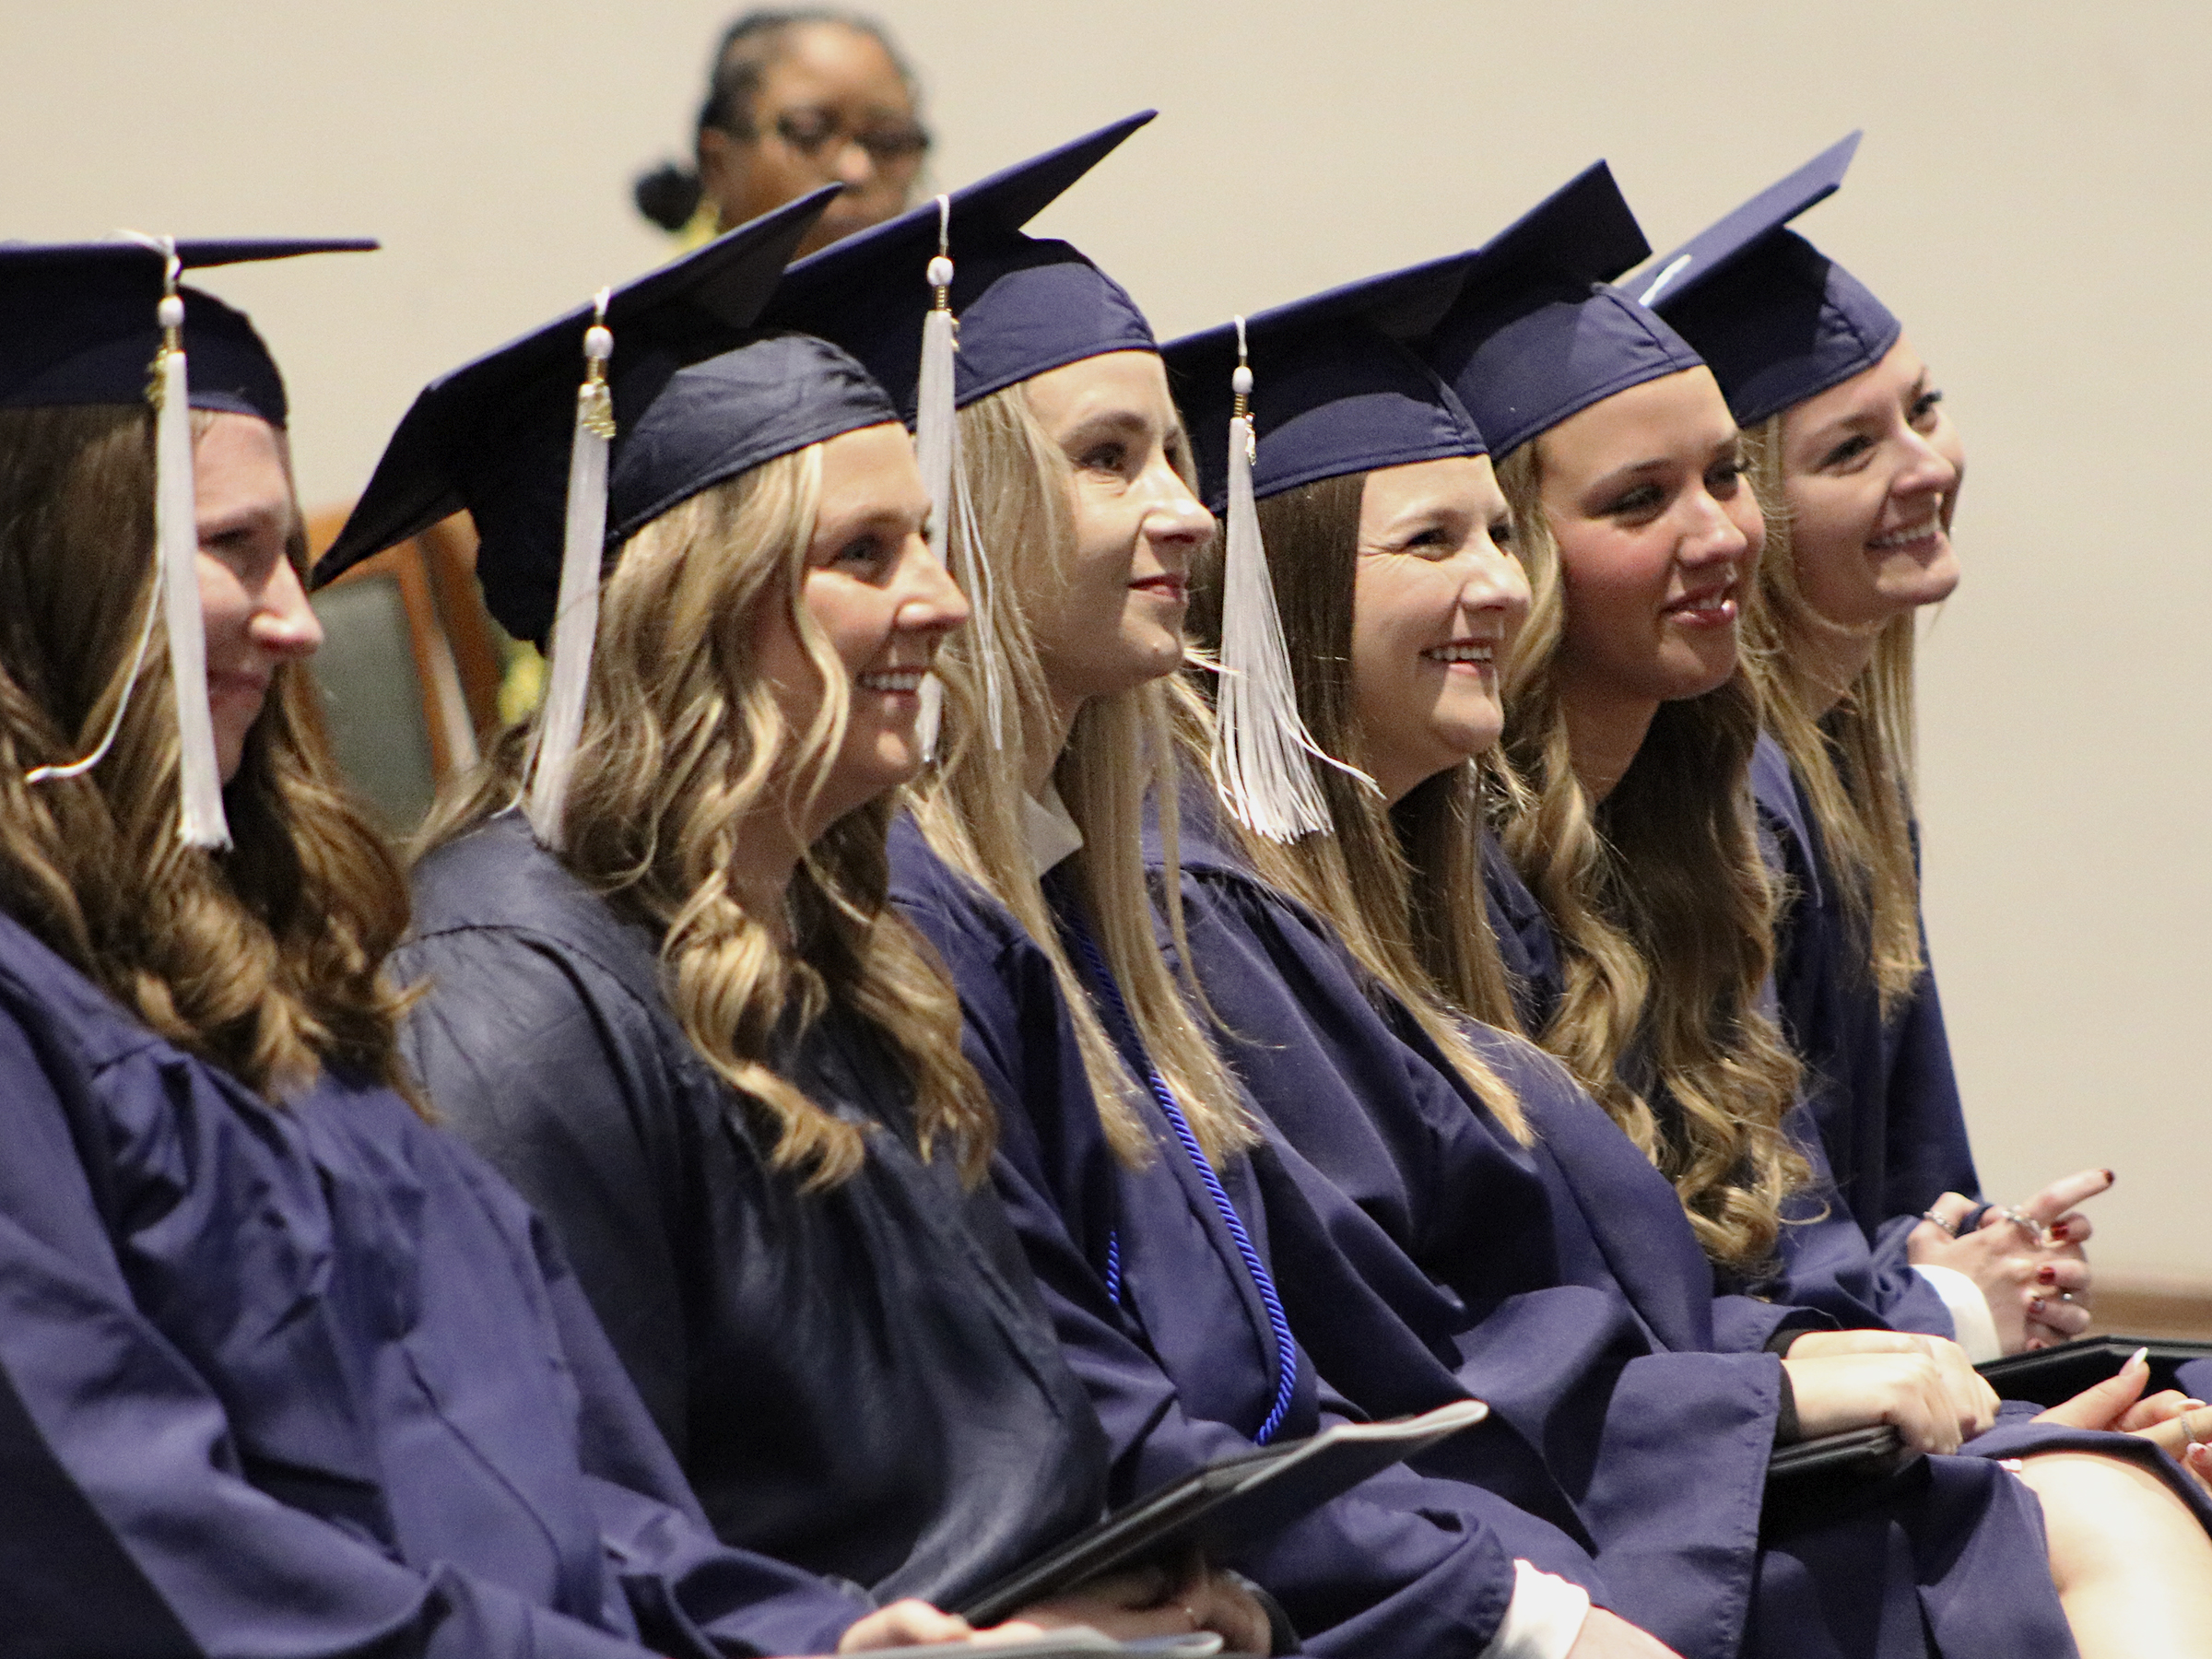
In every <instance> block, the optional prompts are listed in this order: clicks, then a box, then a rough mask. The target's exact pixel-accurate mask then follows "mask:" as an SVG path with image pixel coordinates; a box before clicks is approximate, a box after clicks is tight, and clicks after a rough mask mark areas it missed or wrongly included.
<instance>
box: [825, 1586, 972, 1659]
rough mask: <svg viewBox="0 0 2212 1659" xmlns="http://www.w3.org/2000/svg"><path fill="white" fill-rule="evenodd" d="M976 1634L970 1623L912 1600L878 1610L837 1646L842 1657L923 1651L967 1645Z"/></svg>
mask: <svg viewBox="0 0 2212 1659" xmlns="http://www.w3.org/2000/svg"><path fill="white" fill-rule="evenodd" d="M974 1634H975V1632H974V1631H973V1630H971V1629H970V1628H969V1625H968V1621H967V1620H966V1619H964V1618H959V1616H957V1615H955V1614H951V1613H940V1612H938V1611H937V1610H936V1608H935V1607H933V1606H930V1605H929V1604H928V1603H927V1602H925V1601H916V1600H914V1599H912V1598H911V1597H910V1598H909V1599H907V1600H905V1601H895V1602H893V1603H892V1604H891V1605H890V1606H888V1607H878V1608H877V1610H876V1611H875V1612H873V1613H871V1614H869V1615H868V1616H867V1617H866V1618H864V1619H862V1620H861V1621H860V1622H859V1623H858V1624H855V1625H854V1626H853V1628H852V1629H850V1630H847V1631H846V1632H845V1634H844V1639H843V1640H842V1641H840V1642H839V1643H838V1644H837V1651H838V1652H839V1653H867V1652H869V1651H871V1650H872V1649H875V1648H892V1647H921V1646H924V1645H925V1644H927V1643H932V1642H939V1641H969V1640H970V1639H971V1638H972V1637H973V1636H974Z"/></svg>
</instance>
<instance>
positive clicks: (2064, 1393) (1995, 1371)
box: [1974, 1336, 2212, 1406]
mask: <svg viewBox="0 0 2212 1659" xmlns="http://www.w3.org/2000/svg"><path fill="white" fill-rule="evenodd" d="M2139 1347H2147V1348H2148V1349H2149V1350H2150V1381H2149V1382H2147V1383H2146V1384H2145V1385H2144V1388H2143V1392H2144V1393H2145V1394H2157V1393H2158V1392H2159V1390H2160V1389H2162V1388H2178V1387H2180V1386H2181V1385H2180V1384H2179V1383H2178V1382H2175V1381H2174V1376H2173V1373H2174V1370H2175V1368H2176V1367H2178V1366H2180V1365H2181V1364H2182V1363H2183V1361H2185V1360H2189V1359H2212V1342H2187V1341H2183V1340H2182V1339H2181V1338H2179V1337H2156V1336H2083V1337H2080V1338H2078V1339H2077V1340H2076V1341H2073V1342H2062V1343H2060V1344H2059V1345H2058V1346H2057V1347H2047V1348H2038V1349H2037V1350H2036V1351H2035V1352H2034V1353H2032V1354H2007V1355H2006V1356H2005V1357H2004V1358H2003V1359H1985V1360H1983V1362H1982V1363H1981V1364H1980V1365H1977V1366H1975V1367H1974V1369H1975V1370H1976V1371H1980V1372H1981V1373H1982V1380H1983V1382H1987V1383H1988V1384H1989V1385H1990V1386H1991V1387H1992V1388H1994V1389H1995V1390H1996V1391H1997V1394H1998V1395H1999V1396H2000V1397H2002V1398H2004V1399H2007V1400H2031V1401H2033V1402H2034V1403H2035V1404H2036V1405H2038V1406H2056V1405H2057V1404H2059V1403H2060V1402H2061V1401H2062V1400H2070V1399H2072V1398H2073V1397H2074V1396H2075V1395H2076V1394H2079V1393H2080V1392H2081V1391H2082V1390H2083V1389H2085V1388H2089V1387H2093V1386H2095V1385H2096V1384H2097V1383H2099V1382H2103V1381H2104V1380H2105V1379H2106V1378H2108V1377H2112V1376H2117V1375H2118V1374H2119V1371H2120V1368H2121V1367H2122V1366H2123V1365H2125V1364H2126V1363H2127V1357H2128V1356H2129V1355H2130V1354H2132V1353H2134V1352H2135V1351H2136V1349H2137V1348H2139Z"/></svg>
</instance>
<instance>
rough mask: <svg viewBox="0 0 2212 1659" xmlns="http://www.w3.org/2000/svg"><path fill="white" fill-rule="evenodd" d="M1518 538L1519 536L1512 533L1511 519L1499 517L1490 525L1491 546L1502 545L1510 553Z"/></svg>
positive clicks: (1518, 540)
mask: <svg viewBox="0 0 2212 1659" xmlns="http://www.w3.org/2000/svg"><path fill="white" fill-rule="evenodd" d="M1520 540H1521V538H1520V537H1519V536H1518V535H1514V534H1513V521H1512V519H1500V520H1499V521H1498V522H1497V523H1496V524H1492V525H1491V526H1490V545H1491V546H1492V547H1502V548H1504V549H1505V550H1506V551H1507V552H1508V553H1511V552H1512V551H1513V550H1514V547H1516V545H1517V544H1518V543H1519V542H1520Z"/></svg>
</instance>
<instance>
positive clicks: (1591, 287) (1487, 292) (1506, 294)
mask: <svg viewBox="0 0 2212 1659" xmlns="http://www.w3.org/2000/svg"><path fill="white" fill-rule="evenodd" d="M1651 251H1652V250H1651V244H1650V243H1649V242H1647V241H1645V240H1644V237H1643V232H1642V230H1641V229H1639V228H1638V227H1637V224H1636V217H1635V215H1634V214H1632V213H1630V211H1629V205H1628V203H1627V202H1626V201H1625V200H1624V199H1623V198H1622V196H1621V194H1620V189H1619V187H1618V185H1617V184H1615V183H1614V182H1613V174H1612V171H1611V170H1610V169H1609V168H1607V167H1606V164H1605V163H1604V162H1603V161H1598V162H1594V163H1593V164H1592V165H1591V166H1590V167H1588V168H1587V169H1585V170H1584V171H1583V172H1581V173H1579V174H1577V175H1576V176H1575V177H1574V178H1573V179H1572V180H1571V181H1570V182H1568V183H1566V184H1565V185H1563V186H1562V187H1561V188H1559V190H1557V191H1554V192H1553V193H1552V194H1550V195H1549V196H1547V197H1546V198H1545V199H1544V201H1542V202H1541V203H1539V204H1538V205H1537V206H1535V207H1534V208H1532V209H1531V210H1530V211H1529V212H1527V213H1525V214H1524V215H1523V216H1522V217H1521V218H1519V219H1517V220H1515V221H1514V222H1513V223H1512V225H1511V226H1509V227H1508V228H1507V229H1505V230H1503V231H1502V232H1500V234H1499V235H1497V236H1496V237H1493V238H1492V239H1491V240H1490V241H1488V242H1486V243H1484V244H1483V246H1482V247H1481V248H1479V249H1477V251H1476V252H1475V253H1473V254H1472V255H1471V256H1469V258H1468V261H1467V268H1466V278H1465V285H1464V286H1463V288H1462V289H1461V291H1460V294H1459V297H1458V299H1457V300H1456V301H1455V302H1454V303H1453V306H1452V308H1451V310H1450V312H1448V313H1447V314H1446V315H1445V316H1444V317H1443V319H1442V320H1441V323H1439V324H1438V325H1437V327H1436V329H1435V331H1434V332H1433V333H1432V334H1431V335H1430V338H1429V339H1428V341H1427V342H1426V344H1425V345H1424V347H1423V355H1425V356H1426V357H1427V358H1428V359H1429V361H1430V363H1431V364H1432V365H1434V367H1435V368H1436V370H1437V372H1438V373H1440V374H1441V375H1442V376H1443V377H1444V379H1445V380H1446V381H1448V382H1450V383H1451V385H1452V388H1453V391H1455V392H1457V393H1458V394H1459V395H1460V399H1461V401H1462V402H1464V403H1465V405H1466V406H1467V410H1468V412H1469V413H1470V414H1472V415H1473V416H1474V418H1475V421H1476V424H1477V426H1479V427H1480V428H1481V429H1482V431H1483V435H1484V436H1485V437H1486V438H1488V440H1489V442H1490V448H1491V450H1492V452H1493V453H1497V454H1500V455H1505V454H1511V453H1512V452H1513V451H1514V450H1517V449H1519V448H1520V447H1521V446H1522V445H1523V444H1524V443H1526V442H1527V441H1529V440H1530V439H1532V438H1534V437H1535V436H1536V435H1537V434H1538V433H1540V432H1543V431H1546V430H1547V429H1550V428H1552V427H1555V426H1557V425H1559V422H1560V421H1562V420H1565V419H1566V418H1568V417H1569V416H1571V415H1573V414H1576V413H1578V412H1579V411H1581V410H1583V409H1586V408H1588V407H1589V406H1591V405H1592V404H1594V403H1598V402H1600V401H1602V400H1603V399H1605V398H1607V397H1610V396H1612V395H1613V394H1615V393H1617V392H1625V391H1627V390H1628V389H1629V388H1630V386H1636V385H1641V384H1642V383H1643V382H1645V381H1650V380H1657V379H1658V378H1660V377H1661V376H1662V375H1666V374H1673V373H1676V372H1678V371H1681V370H1684V369H1694V368H1696V367H1697V366H1698V363H1699V360H1700V359H1699V358H1698V355H1697V353H1696V352H1695V351H1694V350H1693V349H1691V347H1689V345H1688V343H1687V342H1686V341H1684V340H1683V339H1682V338H1681V336H1680V335H1677V334H1676V333H1675V331H1674V330H1673V329H1671V328H1669V327H1668V326H1667V325H1666V324H1665V323H1663V322H1661V321H1660V320H1659V319H1658V318H1657V317H1655V316H1653V314H1652V313H1651V312H1648V311H1646V310H1645V309H1644V308H1643V307H1642V306H1641V305H1639V304H1638V303H1637V302H1636V301H1635V300H1633V299H1632V298H1630V296H1629V295H1628V294H1626V293H1623V292H1622V291H1621V290H1620V289H1618V288H1611V287H1609V286H1607V285H1608V284H1609V283H1610V282H1611V281H1612V280H1613V279H1614V278H1615V277H1618V276H1619V275H1620V274H1621V273H1622V272H1623V271H1626V270H1628V269H1629V268H1630V266H1631V265H1634V264H1635V263H1636V262H1637V261H1638V260H1640V259H1641V258H1643V257H1644V256H1645V255H1646V254H1647V253H1650V252H1651Z"/></svg>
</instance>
